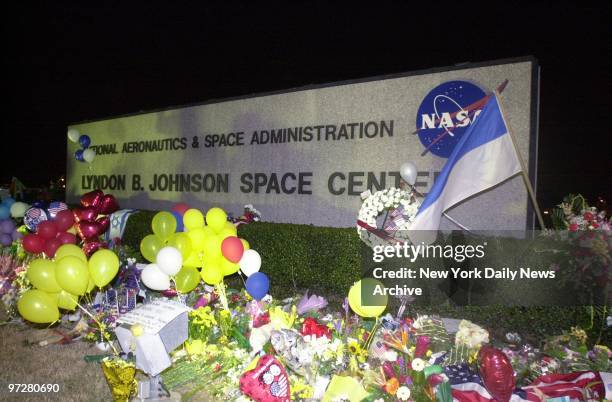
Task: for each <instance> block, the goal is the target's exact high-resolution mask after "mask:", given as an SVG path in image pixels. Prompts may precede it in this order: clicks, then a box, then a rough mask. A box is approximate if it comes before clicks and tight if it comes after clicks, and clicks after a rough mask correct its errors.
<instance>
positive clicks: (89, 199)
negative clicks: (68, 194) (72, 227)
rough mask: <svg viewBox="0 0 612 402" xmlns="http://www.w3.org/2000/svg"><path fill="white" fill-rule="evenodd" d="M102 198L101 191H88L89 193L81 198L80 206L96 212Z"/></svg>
mask: <svg viewBox="0 0 612 402" xmlns="http://www.w3.org/2000/svg"><path fill="white" fill-rule="evenodd" d="M103 196H104V193H103V192H102V190H94V191H90V192H89V193H85V194H83V196H82V197H81V205H82V206H84V207H86V208H87V207H93V208H94V209H96V211H97V210H98V208H99V207H100V202H101V201H102V197H103Z"/></svg>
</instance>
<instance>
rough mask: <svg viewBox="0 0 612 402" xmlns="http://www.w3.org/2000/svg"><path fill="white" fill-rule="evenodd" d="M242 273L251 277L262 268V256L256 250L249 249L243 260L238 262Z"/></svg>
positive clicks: (245, 252) (243, 255)
mask: <svg viewBox="0 0 612 402" xmlns="http://www.w3.org/2000/svg"><path fill="white" fill-rule="evenodd" d="M238 265H240V269H241V270H242V273H243V274H245V275H246V276H251V275H253V274H254V273H255V272H258V271H259V268H261V256H260V255H259V253H258V252H257V251H255V250H253V249H252V248H251V249H248V250H245V251H244V253H243V254H242V258H241V259H240V261H238Z"/></svg>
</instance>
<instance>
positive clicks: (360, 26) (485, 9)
mask: <svg viewBox="0 0 612 402" xmlns="http://www.w3.org/2000/svg"><path fill="white" fill-rule="evenodd" d="M83 3H85V2H79V3H76V2H75V3H74V4H69V3H68V2H52V3H49V4H47V5H29V6H27V5H26V6H17V7H18V8H13V9H10V10H9V9H5V13H4V26H3V28H4V45H5V46H4V49H5V55H4V57H3V64H4V67H5V71H6V70H8V73H5V85H4V88H5V94H7V95H8V96H5V100H7V101H8V107H5V110H4V113H3V115H4V118H3V119H2V124H3V136H2V142H3V143H4V144H5V147H3V151H4V154H5V155H4V156H3V157H2V158H0V161H1V166H2V168H1V169H0V180H1V182H2V183H5V182H6V181H8V180H9V179H10V177H11V176H13V175H15V176H17V177H19V178H20V179H21V180H22V181H23V182H24V183H25V184H26V185H31V186H34V185H40V184H44V183H47V182H48V181H49V179H50V178H57V177H58V176H59V175H61V174H64V172H65V161H66V126H67V125H68V124H69V123H72V122H77V121H82V120H88V119H98V118H104V117H109V116H112V115H118V114H125V113H131V112H137V111H141V110H150V109H157V108H164V107H169V106H174V105H181V104H187V103H194V102H202V101H207V100H210V99H218V98H226V97H231V96H239V95H246V94H252V93H257V92H266V91H273V90H281V89H287V88H292V87H298V86H303V85H308V84H319V83H327V82H333V81H342V80H348V79H355V78H363V77H369V76H375V75H384V74H390V73H400V72H407V71H412V70H417V69H426V68H432V67H443V66H449V65H453V64H455V63H461V62H467V61H471V62H478V61H487V60H494V59H502V58H509V57H518V56H526V55H533V56H535V57H536V58H537V59H538V61H539V63H540V65H541V68H542V76H541V79H542V81H541V108H540V112H541V114H540V143H539V146H540V152H539V158H540V164H539V171H538V178H539V191H538V193H539V194H538V198H539V199H540V202H541V204H542V206H543V207H549V206H551V205H554V204H556V203H558V202H559V201H560V199H561V197H562V196H563V195H564V194H566V193H569V192H582V193H583V194H585V195H587V196H588V197H590V198H591V199H593V197H595V196H596V195H603V196H606V197H608V199H609V200H610V196H612V193H611V191H610V190H611V188H612V187H611V186H610V184H611V183H610V172H611V171H612V162H611V160H612V159H611V157H610V150H611V147H610V140H609V138H610V133H609V132H610V127H609V123H608V122H609V113H610V111H612V107H611V106H612V91H611V89H612V88H611V85H610V82H611V80H610V71H611V67H612V66H611V63H610V54H611V50H612V49H611V36H610V31H611V28H610V27H611V26H612V23H611V17H612V16H611V13H610V6H596V7H595V6H593V7H589V6H586V5H584V4H585V3H583V2H580V3H578V4H580V6H575V5H569V4H564V3H558V2H555V3H552V4H554V5H543V4H540V3H537V2H536V3H533V2H525V3H519V2H507V1H506V2H503V3H502V2H500V3H499V4H500V5H499V6H494V5H492V4H493V3H494V2H492V1H490V2H489V3H488V5H487V4H486V3H483V4H480V3H474V2H457V3H460V4H456V5H451V6H449V5H444V4H441V3H439V2H430V3H432V4H435V5H432V6H431V7H428V8H420V7H416V6H415V5H414V4H413V3H416V2H412V1H410V2H409V1H405V2H396V3H392V4H389V5H385V6H379V5H376V6H375V5H374V4H378V2H370V4H371V5H370V6H369V7H358V6H356V5H355V4H354V3H346V4H343V5H333V6H330V5H328V4H327V3H328V2H321V3H302V2H292V5H291V6H289V7H288V6H287V5H278V6H273V7H272V6H268V7H261V6H259V5H256V4H253V2H250V3H248V4H247V5H238V3H235V4H234V5H232V6H230V5H227V3H224V5H223V6H219V5H211V4H208V3H209V2H200V6H199V7H197V8H194V7H190V6H184V5H178V3H174V2H172V3H173V4H176V5H173V6H170V5H164V6H161V7H160V6H153V5H152V4H153V3H151V2H147V3H142V4H141V5H140V6H136V5H135V4H136V3H134V2H129V3H130V6H125V5H123V3H127V2H118V1H113V2H110V1H109V2H95V4H94V5H91V6H88V5H85V4H83ZM100 3H104V4H100ZM168 3H169V2H168ZM6 141H8V144H7V143H6Z"/></svg>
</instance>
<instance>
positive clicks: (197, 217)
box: [183, 208, 204, 231]
mask: <svg viewBox="0 0 612 402" xmlns="http://www.w3.org/2000/svg"><path fill="white" fill-rule="evenodd" d="M183 225H185V227H186V228H187V230H188V231H189V230H194V229H198V228H201V227H203V226H204V215H202V212H200V211H199V210H198V209H195V208H191V209H188V210H187V211H185V214H184V215H183Z"/></svg>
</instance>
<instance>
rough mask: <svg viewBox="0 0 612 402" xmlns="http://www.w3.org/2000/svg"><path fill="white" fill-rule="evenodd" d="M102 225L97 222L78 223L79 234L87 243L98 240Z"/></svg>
mask: <svg viewBox="0 0 612 402" xmlns="http://www.w3.org/2000/svg"><path fill="white" fill-rule="evenodd" d="M100 229H101V225H100V224H99V223H98V222H96V221H81V222H79V223H77V232H78V233H79V236H81V238H82V239H83V240H85V241H90V240H94V239H96V238H97V237H98V236H100V233H102V232H101V231H100Z"/></svg>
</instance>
